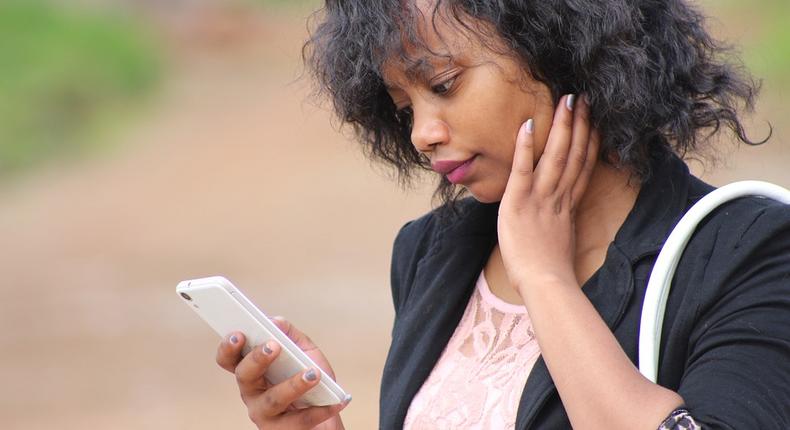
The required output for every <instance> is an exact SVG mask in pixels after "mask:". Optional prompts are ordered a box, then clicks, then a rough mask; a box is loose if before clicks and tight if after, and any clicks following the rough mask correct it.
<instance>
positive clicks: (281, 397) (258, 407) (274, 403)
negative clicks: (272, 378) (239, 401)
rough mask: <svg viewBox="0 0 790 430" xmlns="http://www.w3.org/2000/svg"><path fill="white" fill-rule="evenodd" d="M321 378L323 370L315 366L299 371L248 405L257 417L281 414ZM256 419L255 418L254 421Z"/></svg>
mask: <svg viewBox="0 0 790 430" xmlns="http://www.w3.org/2000/svg"><path fill="white" fill-rule="evenodd" d="M320 380H321V371H319V370H318V369H313V368H311V369H307V370H305V371H304V372H300V373H297V374H296V375H293V376H291V377H290V378H288V379H286V380H285V381H283V382H281V383H279V384H277V385H274V386H272V387H271V388H269V389H268V390H266V391H264V392H263V394H261V395H260V396H258V397H257V398H255V400H253V401H252V402H251V403H250V404H248V405H247V406H248V407H249V408H250V411H251V412H250V413H251V414H256V415H258V417H257V418H261V417H274V416H277V415H280V414H282V413H283V412H285V411H286V410H287V409H288V407H289V406H290V405H291V404H292V403H293V402H295V401H297V400H298V399H299V398H300V397H302V395H304V393H306V392H308V391H310V389H312V388H313V387H315V386H316V385H318V382H319V381H320ZM252 411H254V412H252ZM254 420H255V419H253V421H254ZM289 428H290V427H289Z"/></svg>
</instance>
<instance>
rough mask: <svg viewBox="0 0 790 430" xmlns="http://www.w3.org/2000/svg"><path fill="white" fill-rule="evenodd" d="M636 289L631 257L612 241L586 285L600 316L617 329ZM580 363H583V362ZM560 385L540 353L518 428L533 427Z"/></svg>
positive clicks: (523, 398) (518, 415) (526, 389)
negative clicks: (554, 380) (603, 259)
mask: <svg viewBox="0 0 790 430" xmlns="http://www.w3.org/2000/svg"><path fill="white" fill-rule="evenodd" d="M633 290H634V277H633V270H632V267H631V261H630V259H629V258H628V257H627V256H626V255H625V254H623V253H622V252H621V251H620V249H619V248H618V247H617V246H616V245H615V244H611V245H610V246H609V249H608V251H607V254H606V260H605V261H604V264H603V265H602V266H601V268H600V269H599V270H598V272H596V273H595V275H593V277H592V278H590V280H588V281H587V283H586V284H585V285H584V286H583V288H582V291H583V292H584V293H585V295H586V296H587V298H588V299H590V302H591V303H592V304H593V306H594V307H595V309H596V310H597V311H598V313H599V314H601V318H602V319H603V320H604V321H605V322H606V325H607V326H609V329H610V330H612V332H614V329H615V327H617V324H618V323H619V322H620V320H621V319H622V317H623V314H624V312H625V310H626V307H627V305H628V302H629V300H630V298H631V295H632V293H633ZM580 365H584V364H583V363H580ZM556 390H557V387H556V386H555V385H554V382H553V381H552V379H551V375H550V374H549V370H548V367H546V362H545V361H543V357H540V358H539V359H538V361H537V362H536V363H535V366H534V367H533V368H532V371H531V372H530V374H529V377H528V378H527V383H526V386H525V387H524V391H523V392H522V393H521V401H520V402H519V407H518V412H517V413H516V428H517V429H522V430H526V429H529V428H532V426H533V424H534V423H535V418H536V417H537V415H538V413H539V412H540V411H541V409H542V408H543V407H544V406H545V405H546V402H547V400H548V399H549V398H550V397H551V396H552V395H554V394H556Z"/></svg>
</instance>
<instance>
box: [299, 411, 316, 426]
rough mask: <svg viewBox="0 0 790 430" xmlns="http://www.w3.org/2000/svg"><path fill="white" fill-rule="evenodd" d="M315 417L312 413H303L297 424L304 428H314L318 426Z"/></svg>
mask: <svg viewBox="0 0 790 430" xmlns="http://www.w3.org/2000/svg"><path fill="white" fill-rule="evenodd" d="M317 418H318V417H317V416H316V415H315V414H312V413H304V414H302V415H301V416H300V417H299V423H300V424H301V425H303V426H304V427H306V428H312V427H315V425H316V424H318V422H317V421H318V420H317Z"/></svg>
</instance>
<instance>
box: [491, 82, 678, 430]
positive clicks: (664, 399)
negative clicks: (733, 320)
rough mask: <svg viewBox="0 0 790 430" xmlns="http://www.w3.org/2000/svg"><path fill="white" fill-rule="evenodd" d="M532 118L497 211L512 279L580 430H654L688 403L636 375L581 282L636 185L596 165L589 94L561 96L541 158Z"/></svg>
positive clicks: (595, 136) (520, 138)
mask: <svg viewBox="0 0 790 430" xmlns="http://www.w3.org/2000/svg"><path fill="white" fill-rule="evenodd" d="M532 124H533V122H532V121H528V122H527V123H525V124H524V125H523V126H522V127H521V129H520V130H519V132H518V137H517V140H516V149H515V154H514V157H513V168H512V170H511V174H510V178H509V180H508V183H507V187H506V189H505V193H504V195H503V197H502V202H501V204H500V208H499V220H498V237H499V248H500V252H501V255H502V262H503V264H504V267H505V270H506V273H507V276H508V279H509V281H510V284H511V285H512V286H513V288H515V289H516V290H517V291H518V293H519V295H520V296H521V298H522V300H523V301H524V304H525V305H526V307H527V311H528V313H529V315H530V319H531V320H532V323H533V326H534V330H535V335H536V337H537V339H538V343H539V344H540V348H541V353H542V355H543V358H544V360H545V362H546V365H547V367H548V369H549V372H550V374H551V376H552V379H553V380H554V383H555V385H556V386H557V390H558V392H559V394H560V398H561V399H562V402H563V405H564V406H565V409H566V411H567V412H568V416H569V418H570V420H571V424H572V425H573V427H574V428H579V429H588V428H599V427H600V428H606V429H612V428H615V429H619V428H623V429H626V428H627V429H639V428H644V429H656V428H658V426H659V425H660V424H661V422H662V421H663V419H664V418H666V417H667V416H668V415H669V414H670V412H672V411H673V410H674V409H676V408H677V407H679V406H680V405H682V403H683V399H682V398H681V397H680V396H679V395H678V394H677V393H675V392H672V391H670V390H668V389H666V388H663V387H661V386H659V385H656V384H653V383H652V382H650V381H648V380H647V379H645V378H644V377H643V376H642V375H641V374H640V373H639V371H638V370H637V369H636V367H635V366H634V365H633V363H632V362H631V360H630V359H629V358H628V356H627V355H626V354H625V352H624V351H623V350H622V348H621V346H620V344H619V343H618V341H617V339H616V338H615V337H614V335H613V334H612V332H611V331H610V330H609V327H608V326H607V325H606V323H605V322H604V321H603V320H602V319H601V317H600V315H599V314H598V312H597V310H596V309H595V308H594V307H593V305H592V304H591V303H590V301H589V300H588V299H587V297H586V296H585V295H584V293H583V292H582V291H581V287H580V281H581V282H583V281H585V280H586V279H587V278H589V277H590V276H591V275H592V273H594V272H595V270H597V268H598V267H600V265H601V264H602V263H603V259H604V257H605V249H606V247H607V246H608V244H609V243H610V242H611V241H612V240H613V239H614V235H615V234H616V232H617V230H618V229H619V227H620V226H621V225H622V223H623V221H624V220H625V217H626V216H627V214H628V212H629V211H630V209H631V207H632V206H633V204H634V201H635V200H636V194H637V192H638V188H635V187H633V186H631V185H630V184H629V182H628V178H629V176H628V175H627V173H626V172H623V171H619V172H617V171H616V169H614V168H612V167H610V166H604V165H597V164H596V161H597V159H598V151H599V141H600V138H599V136H598V134H597V132H596V131H595V130H593V129H592V128H591V127H590V124H589V106H588V105H587V103H586V102H585V101H584V100H579V101H576V102H575V103H574V97H572V96H565V97H563V98H562V99H560V102H559V103H558V106H557V109H556V112H555V117H554V122H553V124H552V126H551V131H550V132H549V137H548V141H547V142H546V146H545V149H544V151H543V154H542V155H541V156H540V157H539V159H538V160H537V163H536V162H535V155H534V154H535V151H534V147H535V142H534V134H533V132H534V130H533V129H532V127H533V126H532ZM613 172H615V173H614V174H613ZM584 363H588V364H594V366H589V365H583V364H584ZM591 369H592V370H593V371H591Z"/></svg>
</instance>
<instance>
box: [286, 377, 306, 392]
mask: <svg viewBox="0 0 790 430" xmlns="http://www.w3.org/2000/svg"><path fill="white" fill-rule="evenodd" d="M288 385H289V386H290V387H291V389H292V390H293V391H294V393H299V392H301V391H302V390H303V387H304V382H303V381H302V377H301V376H298V375H297V376H295V377H293V378H291V379H289V380H288Z"/></svg>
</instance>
